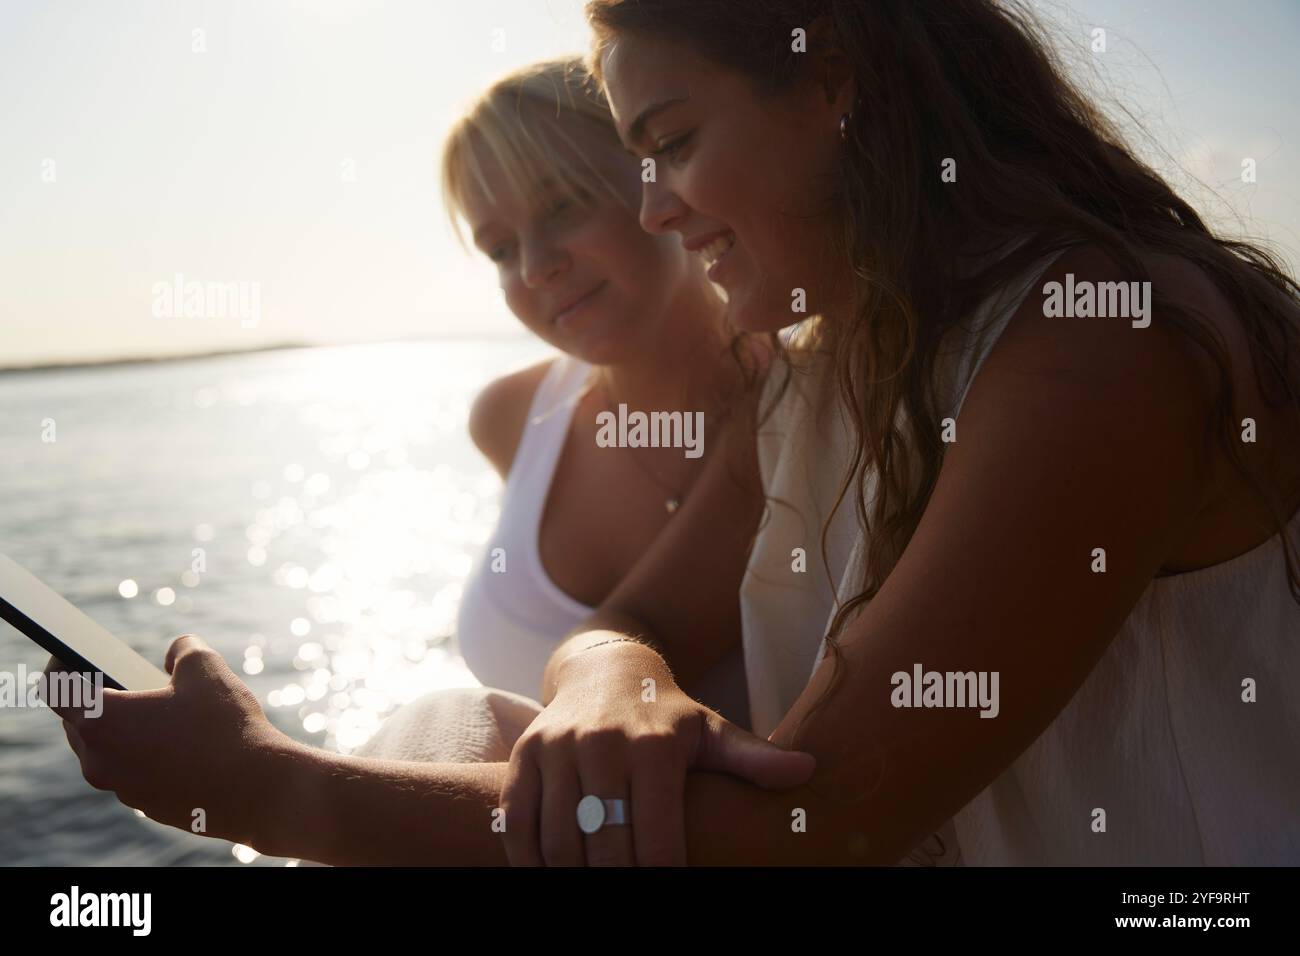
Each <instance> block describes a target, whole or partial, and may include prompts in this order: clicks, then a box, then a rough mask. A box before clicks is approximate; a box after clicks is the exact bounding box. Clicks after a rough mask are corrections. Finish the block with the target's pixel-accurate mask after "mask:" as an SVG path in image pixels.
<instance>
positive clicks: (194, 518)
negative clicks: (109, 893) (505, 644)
mask: <svg viewBox="0 0 1300 956" xmlns="http://www.w3.org/2000/svg"><path fill="white" fill-rule="evenodd" d="M543 354H545V353H544V349H543V348H542V347H540V346H539V345H537V344H535V343H532V342H528V341H522V340H521V341H507V342H421V343H400V344H385V345H369V346H353V347H346V348H322V349H295V350H291V351H282V352H263V353H257V354H252V355H236V356H225V357H221V358H213V359H204V360H193V361H180V362H168V363H159V364H152V365H136V366H120V367H103V368H85V369H75V370H68V371H50V372H32V373H21V374H11V375H3V376H0V551H4V552H6V553H7V554H9V555H10V556H11V557H13V558H14V559H15V560H16V561H18V562H19V563H20V564H23V565H25V566H26V567H27V568H28V569H30V570H31V571H32V572H33V573H34V574H36V575H38V576H39V577H41V578H42V579H44V580H45V581H46V582H47V583H48V584H50V585H51V586H52V587H54V588H55V589H56V590H58V591H60V592H61V593H62V594H63V595H64V596H65V597H67V598H68V599H69V600H70V601H72V602H73V603H74V604H76V605H77V606H79V607H80V608H81V609H82V610H83V611H85V612H86V613H87V614H89V615H90V616H91V617H93V618H95V619H96V620H97V621H99V622H100V623H101V624H103V625H104V626H105V627H107V628H108V629H109V630H110V631H112V632H113V633H114V634H116V635H117V636H118V637H121V638H123V639H124V640H126V641H128V642H129V643H131V644H132V645H133V646H134V647H135V648H136V649H137V650H139V651H140V652H141V653H142V654H144V655H145V656H146V657H148V658H150V659H152V660H153V661H155V662H156V663H157V664H158V665H159V666H161V664H162V657H163V653H164V650H165V648H166V647H167V644H168V643H169V642H170V641H171V639H172V638H174V637H176V636H177V635H179V634H183V633H187V632H192V633H196V634H200V635H202V636H203V638H204V639H205V640H206V641H207V642H208V644H210V645H211V646H212V647H213V648H215V649H216V650H217V651H219V652H221V654H222V655H223V656H224V657H225V659H226V661H227V663H229V664H230V666H231V667H232V668H233V669H234V670H235V671H236V673H238V674H239V675H240V676H241V677H243V679H244V680H245V681H247V683H248V685H249V687H251V688H252V690H253V691H254V692H255V693H256V694H257V696H258V699H259V700H260V701H261V702H262V706H263V708H264V709H265V710H266V712H267V716H268V717H269V718H270V720H271V721H272V722H273V723H274V724H275V725H276V726H277V727H279V728H280V729H281V730H283V731H285V732H286V733H288V734H289V735H291V736H293V737H295V738H297V739H299V740H302V741H304V742H308V743H311V744H314V745H317V746H321V747H325V748H328V749H332V750H340V751H344V752H347V751H350V750H352V749H354V748H355V747H357V746H359V745H360V744H361V743H362V742H364V741H365V740H366V739H367V738H368V737H369V736H370V734H372V733H373V732H374V730H375V728H376V727H377V726H378V725H379V723H380V722H381V720H382V719H383V717H384V716H385V715H387V714H388V713H390V712H391V711H392V710H393V709H395V708H396V707H397V706H399V705H400V704H402V703H405V702H407V701H409V700H411V699H413V698H414V697H416V696H418V695H420V694H422V693H425V692H426V691H429V690H432V689H435V688H438V687H450V686H463V685H472V684H475V683H477V682H476V681H475V680H474V678H473V676H472V675H471V674H470V673H469V672H468V671H467V670H466V669H465V666H464V664H463V662H462V661H461V660H460V657H459V655H458V653H457V649H456V642H455V637H454V622H455V614H456V608H457V605H458V602H459V599H460V594H461V588H462V584H463V581H464V579H465V577H466V575H467V573H468V571H469V568H470V564H471V561H472V558H473V555H474V553H475V550H476V549H477V548H478V547H479V546H480V545H481V544H482V542H483V541H484V540H485V539H486V537H487V534H488V532H489V531H490V529H491V528H492V526H493V524H494V523H495V520H496V516H497V505H498V498H499V492H500V480H499V479H498V478H497V476H496V475H495V473H494V472H492V471H491V469H490V468H489V467H488V466H487V465H486V463H485V462H484V461H483V460H482V458H481V457H480V456H479V455H478V453H477V451H476V450H475V449H474V447H473V445H472V444H471V442H470V440H469V437H468V435H467V433H466V429H465V423H466V419H467V415H468V410H469V403H470V401H471V399H472V398H473V396H474V394H475V392H476V391H477V389H478V388H480V387H481V386H482V385H483V384H484V383H485V382H486V381H488V380H489V379H490V378H491V377H493V376H494V375H497V374H500V373H501V372H502V371H505V370H507V369H509V368H511V367H514V366H517V365H519V364H522V363H524V362H526V361H528V360H529V359H531V358H535V357H540V356H541V355H543ZM50 420H52V423H53V424H52V427H53V433H52V437H53V438H54V440H53V441H45V440H43V437H48V436H49V435H50V427H51V425H50ZM128 581H129V582H134V583H135V587H136V589H137V590H138V594H137V595H136V596H134V597H130V598H127V597H124V596H123V591H125V592H126V593H131V586H130V585H129V584H126V585H124V584H123V582H128ZM48 657H49V655H48V654H46V653H45V652H44V651H42V650H41V649H40V648H39V647H37V646H36V645H35V644H33V643H32V642H31V641H29V640H27V638H25V637H24V636H23V635H22V634H20V633H19V632H17V631H16V630H14V629H13V628H12V627H10V626H9V625H8V624H7V623H4V622H0V670H4V671H9V672H11V673H16V672H17V671H18V668H19V666H20V665H22V666H24V667H26V668H27V670H28V671H29V672H30V671H32V670H35V669H41V668H43V667H44V666H45V663H46V661H47V660H48ZM283 862H284V861H283V860H273V859H267V858H264V857H257V856H256V854H255V853H253V852H252V851H251V850H246V849H244V848H233V849H232V847H231V845H230V844H229V843H225V842H222V841H218V840H210V839H206V838H203V837H199V836H195V835H193V834H190V833H187V832H184V831H181V830H176V829H173V828H171V827H165V826H162V825H159V824H156V823H154V822H153V821H151V820H149V819H147V818H144V817H142V816H140V815H138V814H137V813H136V811H134V810H131V809H130V808H128V807H125V806H123V805H122V804H120V803H119V802H118V801H117V798H116V797H115V796H113V795H112V794H111V793H103V792H100V791H98V790H94V789H92V788H91V787H90V786H89V785H88V784H86V782H85V781H84V780H83V779H82V777H81V772H80V768H79V766H78V763H77V759H76V756H75V755H74V754H73V752H72V750H71V749H70V748H69V747H68V744H67V741H66V739H65V737H64V734H63V729H62V725H61V723H60V722H59V720H58V719H57V718H56V717H55V716H54V715H53V714H52V713H50V712H49V711H48V710H45V709H36V710H32V709H27V708H8V707H6V708H3V709H0V864H10V865H13V864H23V865H28V864H53V865H64V864H83V865H85V864H90V865H101V864H119V865H137V864H157V865H168V864H230V865H234V866H239V865H245V864H251V865H279V864H283Z"/></svg>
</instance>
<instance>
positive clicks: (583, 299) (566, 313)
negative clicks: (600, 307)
mask: <svg viewBox="0 0 1300 956" xmlns="http://www.w3.org/2000/svg"><path fill="white" fill-rule="evenodd" d="M605 285H606V283H605V282H601V283H599V284H598V285H595V286H593V287H592V288H590V289H588V290H587V291H586V292H584V293H583V294H582V295H580V296H578V297H577V298H576V299H571V300H569V302H568V303H567V304H566V305H564V306H563V307H562V308H561V309H560V310H559V311H558V312H556V313H555V316H554V317H553V318H552V319H551V322H552V323H554V324H555V325H557V326H563V325H565V324H566V323H567V322H568V321H569V320H570V319H571V318H573V317H574V316H575V315H577V314H578V313H579V312H580V311H582V310H583V309H584V308H586V307H587V305H589V304H590V302H591V300H592V299H593V298H595V296H596V294H597V293H598V292H600V290H601V289H603V288H605Z"/></svg>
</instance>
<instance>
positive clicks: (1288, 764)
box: [741, 253, 1300, 865]
mask: <svg viewBox="0 0 1300 956" xmlns="http://www.w3.org/2000/svg"><path fill="white" fill-rule="evenodd" d="M1058 254H1059V253H1058ZM1055 257H1056V254H1054V255H1051V256H1047V257H1044V258H1043V259H1041V260H1039V262H1038V263H1037V264H1036V265H1035V266H1034V267H1033V268H1031V269H1030V270H1027V273H1026V276H1025V278H1024V279H1023V281H1021V282H1017V283H1012V284H1009V285H1008V286H1007V287H1006V288H1005V289H1004V291H1003V293H1002V294H1000V295H998V296H995V297H994V300H993V301H990V302H987V303H985V305H984V307H983V308H982V309H981V310H980V311H979V314H978V316H977V317H976V321H974V322H972V323H971V325H972V327H973V328H974V330H975V331H973V332H972V333H971V334H970V335H969V337H968V338H967V341H966V345H967V350H964V351H963V353H962V354H960V357H958V358H956V359H955V360H954V361H953V364H952V365H951V366H950V367H951V368H953V369H954V370H955V371H954V373H953V377H952V379H951V380H950V384H951V386H952V390H951V391H950V392H948V393H947V394H950V395H953V396H955V398H956V400H955V403H954V404H953V406H952V408H953V411H952V415H953V416H954V417H956V416H957V414H958V412H959V411H960V408H961V404H962V402H963V401H964V399H965V396H966V393H967V392H968V391H969V389H970V386H971V383H972V382H973V381H974V378H975V376H976V374H977V373H978V372H979V369H980V367H981V365H982V364H983V361H984V359H985V357H986V356H987V355H988V353H989V352H990V351H991V350H992V348H993V347H994V345H995V344H996V342H997V339H998V337H999V336H1000V334H1001V332H1002V330H1003V329H1004V328H1005V327H1006V323H1007V322H1008V320H1009V319H1010V318H1011V316H1012V315H1013V314H1014V313H1015V311H1016V309H1017V307H1018V306H1019V304H1020V303H1021V301H1022V300H1023V299H1024V297H1025V296H1026V295H1027V294H1028V293H1029V291H1030V290H1031V289H1034V288H1035V287H1036V286H1037V285H1038V284H1039V279H1040V277H1041V275H1042V273H1043V271H1044V270H1045V269H1046V268H1047V267H1048V266H1049V265H1050V264H1051V262H1052V261H1053V260H1054V259H1055ZM815 371H816V370H815V369H814V373H815ZM781 377H782V376H781V375H780V374H774V375H773V376H772V377H771V379H770V380H769V382H768V388H769V389H772V388H774V387H775V386H777V385H778V384H779V382H780V379H781ZM815 381H817V379H816V378H815V377H814V375H810V374H806V373H805V374H802V375H799V374H797V375H795V376H794V377H793V378H792V380H791V382H790V386H789V389H788V391H787V392H786V393H785V395H784V396H783V397H782V399H781V401H780V402H779V403H778V404H777V406H776V408H775V410H774V412H773V414H772V415H771V417H770V418H769V420H768V422H767V423H766V425H765V426H764V428H762V429H761V430H760V434H759V458H760V462H761V468H762V472H763V480H764V488H765V490H766V491H767V493H768V495H769V496H773V497H775V498H780V499H784V500H785V501H786V502H788V503H789V504H790V505H792V506H793V508H787V507H784V506H781V505H777V504H773V505H772V506H771V508H770V512H769V515H768V521H767V523H766V525H765V526H764V527H763V528H762V530H761V531H760V533H759V536H758V539H757V540H756V542H755V546H754V550H753V552H752V554H751V559H750V563H749V568H748V571H747V573H746V576H745V580H744V584H743V586H742V593H741V607H742V614H743V619H744V639H745V664H746V671H747V678H748V682H749V698H750V705H751V712H752V715H753V730H754V733H756V734H760V735H767V734H770V733H771V732H772V730H773V729H775V727H776V726H777V724H778V723H779V722H780V721H781V719H782V717H783V716H784V715H785V714H786V712H787V711H789V709H790V708H791V707H792V706H793V704H794V702H795V700H796V699H797V698H798V697H799V695H800V693H801V692H802V691H803V689H804V687H805V686H806V684H807V682H808V680H809V679H810V678H811V676H812V673H813V671H814V670H815V668H816V666H817V663H818V662H819V661H820V659H821V656H822V654H823V652H824V649H825V646H824V640H823V637H824V634H825V632H826V630H827V627H828V625H829V623H830V620H831V616H832V612H833V610H834V606H835V600H836V596H837V595H838V597H839V599H840V600H841V601H844V600H847V599H848V598H850V597H851V596H852V595H853V594H855V593H856V591H857V583H858V582H859V581H860V580H861V575H862V567H863V552H864V541H863V539H862V536H861V535H860V534H859V532H858V529H857V527H856V516H855V514H854V508H853V507H852V498H851V496H849V497H847V498H846V501H845V504H844V505H843V506H841V507H840V508H839V509H838V510H837V511H836V513H835V517H834V521H833V523H832V526H831V530H830V534H829V541H828V561H827V562H826V563H825V564H823V562H822V561H821V555H820V553H819V548H817V547H816V546H815V545H814V546H811V547H810V546H808V542H810V541H811V542H816V541H817V534H818V532H819V530H820V529H821V527H822V523H823V521H824V519H825V517H826V515H827V514H828V513H829V511H830V507H831V505H832V503H833V502H834V500H835V492H836V490H837V488H838V482H839V480H840V478H841V476H842V474H843V471H844V468H845V466H846V464H847V461H846V455H847V452H848V450H849V447H850V445H849V441H850V433H849V432H848V430H847V427H846V425H845V421H844V419H843V418H842V417H841V416H840V415H839V414H835V413H832V414H831V415H830V416H823V418H819V417H818V416H817V415H816V414H815V413H814V412H813V408H814V406H815V400H814V397H813V396H814V394H815V390H814V387H813V386H814V383H815ZM871 487H872V483H871V482H870V480H869V481H868V487H867V489H866V492H865V493H866V494H867V495H868V497H869V496H870V495H871V493H872V492H871ZM1289 533H1290V534H1291V535H1294V536H1300V514H1297V515H1296V516H1295V517H1294V518H1293V519H1292V520H1291V522H1290V525H1289ZM795 547H804V548H806V550H807V570H806V572H805V573H802V574H792V573H791V549H792V548H795ZM1247 677H1249V678H1253V679H1254V680H1255V681H1256V683H1257V686H1258V692H1257V693H1258V699H1257V702H1255V703H1246V702H1243V700H1242V686H1241V682H1242V680H1243V679H1244V678H1247ZM1297 687H1300V605H1298V604H1297V603H1296V602H1295V600H1294V599H1293V598H1292V596H1291V593H1290V591H1289V589H1288V586H1287V579H1286V569H1285V564H1284V559H1283V551H1282V542H1281V540H1280V538H1279V537H1277V536H1275V537H1273V538H1271V539H1270V540H1268V541H1267V542H1265V543H1264V544H1261V545H1260V546H1259V547H1257V548H1255V549H1254V550H1252V551H1250V552H1249V553H1247V554H1243V555H1241V556H1239V557H1237V558H1234V559H1232V560H1230V561H1226V562H1224V563H1222V564H1218V565H1215V566H1213V567H1209V568H1205V569H1203V570H1200V571H1194V572H1190V573H1187V574H1180V575H1176V576H1173V577H1166V578H1157V579H1155V580H1153V581H1152V582H1151V583H1150V585H1149V586H1148V587H1147V589H1146V591H1145V592H1144V593H1143V594H1142V596H1141V598H1140V599H1139V601H1138V603H1137V605H1136V606H1135V607H1134V608H1133V610H1132V612H1131V613H1130V615H1129V617H1128V618H1127V619H1126V620H1125V622H1124V624H1123V626H1122V627H1121V628H1120V630H1119V632H1118V633H1117V634H1116V636H1115V639H1114V641H1113V642H1112V643H1111V645H1110V647H1109V648H1108V649H1107V651H1106V652H1105V654H1104V655H1103V657H1102V659H1101V660H1100V661H1099V663H1098V664H1097V666H1096V667H1095V668H1094V669H1093V671H1092V673H1091V674H1090V675H1089V676H1088V678H1087V679H1086V680H1085V682H1084V684H1083V685H1082V686H1081V687H1080V689H1079V691H1078V692H1077V693H1076V694H1075V696H1074V697H1073V698H1072V699H1071V700H1070V702H1069V703H1068V704H1067V706H1066V707H1065V708H1064V709H1063V710H1062V711H1061V713H1060V714H1058V715H1057V717H1056V719H1055V720H1054V721H1053V722H1052V723H1051V724H1050V725H1049V726H1048V728H1047V729H1046V730H1045V731H1044V732H1043V733H1042V735H1041V736H1039V737H1038V739H1037V740H1035V741H1034V742H1033V743H1032V744H1031V745H1030V746H1029V747H1028V748H1027V749H1026V750H1025V751H1024V752H1023V753H1022V754H1021V755H1020V756H1019V757H1018V758H1017V759H1016V760H1015V762H1014V763H1012V764H1011V766H1009V767H1008V768H1007V769H1006V770H1005V771H1003V773H1002V774H1000V775H999V776H998V777H997V778H996V779H995V780H994V781H993V782H992V783H991V784H990V785H989V786H988V787H987V788H986V789H985V790H983V791H982V792H981V793H979V794H978V795H977V796H976V797H975V798H974V799H973V800H971V801H970V802H969V803H968V804H967V805H966V806H965V807H963V808H962V809H961V810H960V811H959V812H958V813H957V814H956V815H955V817H954V818H953V820H952V822H951V823H950V824H949V826H948V827H945V829H944V831H943V833H944V834H947V835H950V834H952V833H954V832H955V834H956V837H957V840H958V842H959V844H960V852H961V858H962V861H963V862H964V863H966V864H967V865H1010V864H1014V865H1026V864H1027V865H1057V864H1071V865H1093V864H1106V865H1125V864H1145V865H1183V864H1209V865H1225V864H1252V865H1261V864H1262V865H1271V864H1290V865H1296V864H1300V693H1297ZM1095 808H1103V809H1105V811H1106V830H1105V832H1104V833H1100V832H1093V820H1094V817H1093V811H1094V809H1095Z"/></svg>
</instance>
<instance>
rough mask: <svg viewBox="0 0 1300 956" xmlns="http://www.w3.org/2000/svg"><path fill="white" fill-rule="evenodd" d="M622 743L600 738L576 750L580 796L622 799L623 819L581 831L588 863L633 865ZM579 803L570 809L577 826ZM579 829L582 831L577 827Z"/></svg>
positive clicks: (573, 825) (628, 799) (629, 797)
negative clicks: (591, 829)
mask: <svg viewBox="0 0 1300 956" xmlns="http://www.w3.org/2000/svg"><path fill="white" fill-rule="evenodd" d="M625 752H626V751H625V750H624V749H623V745H621V744H619V743H616V742H614V741H603V740H600V739H597V740H592V741H588V742H586V743H584V744H583V745H582V746H581V747H580V748H579V750H578V776H579V779H580V780H581V782H582V793H581V794H580V796H579V799H580V800H581V799H582V798H583V797H587V796H596V797H599V798H600V799H602V800H622V801H623V808H624V814H623V815H624V818H625V820H624V823H623V824H622V825H614V824H611V823H609V822H606V823H605V825H604V826H603V827H601V828H600V829H599V830H597V831H596V832H595V833H588V834H584V838H585V845H586V849H587V865H588V866H634V865H635V864H636V854H635V853H634V852H633V848H632V827H631V826H629V825H628V824H630V823H631V807H630V803H631V793H630V789H631V788H630V785H629V783H628V771H627V763H626V760H625V759H624V753H625ZM577 810H578V805H577V803H576V802H575V803H574V805H573V809H572V810H571V811H570V813H571V814H572V816H570V818H569V819H570V820H572V821H573V822H572V823H571V824H570V826H572V827H574V828H575V829H578V823H577ZM579 832H581V831H579Z"/></svg>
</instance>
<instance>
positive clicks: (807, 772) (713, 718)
mask: <svg viewBox="0 0 1300 956" xmlns="http://www.w3.org/2000/svg"><path fill="white" fill-rule="evenodd" d="M816 765H817V760H816V758H815V757H813V755H812V754H809V753H804V752H803V751H800V750H782V749H781V748H780V747H778V746H777V745H776V744H774V743H772V742H771V741H768V740H764V739H763V738H761V737H755V736H754V735H753V734H751V733H750V732H749V731H747V730H742V729H741V728H740V727H737V726H736V725H735V724H733V723H731V721H729V720H726V719H724V718H723V717H721V716H720V715H718V714H711V715H710V716H709V717H708V719H707V720H706V721H705V723H704V735H703V737H702V739H701V740H700V749H699V753H698V756H697V758H696V761H695V767H696V769H699V770H716V771H719V772H721V773H729V774H731V775H732V776H735V777H740V778H741V779H742V780H748V781H749V782H750V783H752V784H754V785H755V786H758V787H762V788H763V789H764V790H786V789H789V788H790V787H797V786H799V785H800V784H802V783H807V782H808V780H809V778H811V777H812V774H813V770H814V769H815V768H816Z"/></svg>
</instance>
